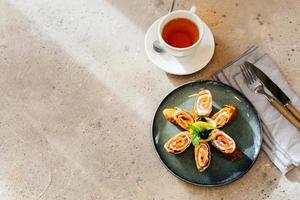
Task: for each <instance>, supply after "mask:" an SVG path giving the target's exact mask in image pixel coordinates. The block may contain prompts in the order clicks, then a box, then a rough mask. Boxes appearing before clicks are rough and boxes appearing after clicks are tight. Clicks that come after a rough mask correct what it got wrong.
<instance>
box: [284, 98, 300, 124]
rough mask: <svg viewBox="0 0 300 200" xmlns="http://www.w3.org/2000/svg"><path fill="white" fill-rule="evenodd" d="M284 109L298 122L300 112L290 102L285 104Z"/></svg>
mask: <svg viewBox="0 0 300 200" xmlns="http://www.w3.org/2000/svg"><path fill="white" fill-rule="evenodd" d="M285 107H286V108H287V109H288V110H289V111H290V112H291V113H292V114H293V115H294V116H295V117H296V118H297V119H298V120H299V121H300V112H299V111H298V110H297V108H295V106H293V104H292V103H291V102H289V103H287V104H286V105H285Z"/></svg>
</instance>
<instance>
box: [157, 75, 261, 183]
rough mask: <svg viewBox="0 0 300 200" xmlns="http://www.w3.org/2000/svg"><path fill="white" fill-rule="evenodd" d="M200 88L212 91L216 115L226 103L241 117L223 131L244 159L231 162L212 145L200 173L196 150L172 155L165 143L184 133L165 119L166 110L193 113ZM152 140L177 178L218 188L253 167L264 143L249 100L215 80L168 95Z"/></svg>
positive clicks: (198, 82) (163, 160)
mask: <svg viewBox="0 0 300 200" xmlns="http://www.w3.org/2000/svg"><path fill="white" fill-rule="evenodd" d="M201 88H205V89H208V90H210V92H211V94H212V97H213V113H215V112H216V111H217V110H219V109H220V108H222V106H223V105H224V104H234V105H235V106H236V107H237V108H238V114H237V116H236V117H235V118H234V120H233V121H232V122H231V123H230V124H228V125H227V126H226V127H224V128H221V129H222V130H223V131H225V133H227V134H228V135H230V136H231V137H232V138H233V139H234V140H235V142H236V145H237V148H238V149H239V151H240V153H241V158H240V159H236V160H232V159H231V158H228V157H225V156H224V155H222V153H220V152H219V151H218V150H216V149H215V148H214V147H212V146H211V151H212V158H211V163H210V166H209V167H208V168H207V169H206V171H204V172H202V173H200V172H199V171H198V170H197V168H196V165H195V161H194V147H193V145H191V146H190V147H189V148H188V149H187V150H186V151H185V152H183V153H182V154H178V155H173V154H170V153H168V152H166V151H165V150H164V144H165V143H166V141H167V140H168V139H169V138H170V137H171V136H173V135H175V134H176V133H178V132H180V131H181V130H180V129H179V128H178V127H176V126H174V125H173V124H171V123H169V122H168V121H166V120H165V119H164V116H163V114H162V111H163V109H165V108H170V107H171V108H172V107H175V106H177V107H180V108H184V109H186V110H188V111H191V110H192V107H193V105H194V103H195V99H196V97H190V98H189V97H188V96H189V95H191V94H195V93H197V92H198V91H199V90H200V89H201ZM152 134H153V135H152V137H153V143H154V146H155V149H156V151H157V153H158V155H159V157H160V159H161V160H162V162H163V163H164V165H165V166H166V167H167V169H169V171H170V172H172V173H173V174H174V175H175V176H177V177H178V178H180V179H182V180H184V181H186V182H189V183H192V184H195V185H200V186H218V185H224V184H228V183H231V182H233V181H235V180H237V179H238V178H240V177H241V176H242V175H244V174H245V173H246V172H247V171H248V170H249V169H250V168H251V167H252V165H253V164H254V162H255V160H256V158H257V156H258V154H259V151H260V148H261V143H262V136H261V125H260V120H259V118H258V116H257V112H256V110H255V108H254V107H253V105H252V104H251V103H250V102H249V100H248V99H247V98H246V97H245V96H244V95H243V94H241V93H240V92H239V91H237V90H236V89H234V88H232V87H230V86H228V85H225V84H223V83H220V82H216V81H210V80H209V81H197V82H190V83H187V84H184V85H182V86H180V87H178V88H176V89H175V90H173V91H172V92H171V93H170V94H168V95H167V96H166V97H165V98H164V100H163V101H162V102H161V104H160V105H159V107H158V109H157V111H156V113H155V116H154V120H153V125H152Z"/></svg>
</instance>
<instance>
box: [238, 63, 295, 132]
mask: <svg viewBox="0 0 300 200" xmlns="http://www.w3.org/2000/svg"><path fill="white" fill-rule="evenodd" d="M240 68H241V72H242V74H243V76H244V78H245V81H246V84H247V86H248V87H249V89H250V90H252V91H254V92H255V93H258V94H262V95H263V96H264V97H265V98H266V99H267V100H268V101H269V102H270V103H271V104H272V106H274V107H275V108H276V109H277V110H278V111H279V112H280V113H281V114H282V115H283V116H284V117H285V118H286V119H287V120H289V122H291V123H292V124H293V125H294V126H295V127H296V128H297V129H298V130H300V122H299V121H298V120H297V118H295V117H294V116H293V115H292V114H291V113H290V112H289V111H288V110H287V109H286V108H285V107H284V106H283V105H282V104H281V103H280V102H279V101H278V100H277V99H275V98H274V97H272V96H271V95H269V94H268V93H266V92H265V90H264V86H263V84H262V83H261V81H260V80H259V79H258V78H257V76H256V75H255V74H254V72H253V70H252V69H251V68H250V67H248V66H246V65H244V64H243V65H241V66H240Z"/></svg>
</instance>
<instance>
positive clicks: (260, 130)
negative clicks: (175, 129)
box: [151, 79, 263, 187]
mask: <svg viewBox="0 0 300 200" xmlns="http://www.w3.org/2000/svg"><path fill="white" fill-rule="evenodd" d="M207 82H213V83H217V84H220V85H222V86H225V87H228V88H230V89H232V90H234V91H235V92H237V93H239V94H240V95H241V96H242V97H244V98H245V99H246V101H247V102H248V103H249V105H250V106H251V108H252V110H253V111H254V113H255V115H256V116H257V119H258V125H259V135H260V141H259V150H258V152H257V154H256V155H255V158H254V160H253V161H252V163H251V165H250V166H249V168H248V169H246V170H245V171H244V172H243V173H241V174H240V175H239V176H237V177H235V178H234V179H231V180H228V181H225V182H224V183H221V184H201V183H195V182H192V181H189V180H187V179H186V178H184V177H182V176H180V175H179V174H177V173H175V172H173V171H172V170H171V169H170V168H169V167H168V166H167V164H166V163H165V162H164V161H163V159H162V158H161V156H160V154H159V153H158V150H157V146H156V145H155V137H154V122H155V118H156V115H157V113H158V110H159V108H160V107H161V105H162V103H163V102H164V101H166V99H167V98H168V97H169V96H170V95H171V94H173V93H174V92H175V91H177V90H179V89H180V88H182V87H184V86H186V85H190V84H195V83H207ZM151 132H152V133H151V138H152V144H153V148H154V149H155V152H156V155H157V156H158V158H159V160H160V162H161V163H162V164H163V166H164V167H165V168H166V169H167V170H168V171H169V172H170V173H171V174H173V175H174V176H175V177H177V178H178V179H180V180H181V181H184V182H186V183H189V184H192V185H195V186H201V187H220V186H224V185H227V184H229V183H232V182H235V181H237V180H239V179H240V178H242V177H243V176H244V175H245V174H247V173H248V172H249V171H250V169H251V168H252V167H253V165H254V163H256V161H257V159H258V156H259V154H260V152H261V147H262V142H263V136H262V125H261V119H260V117H259V115H258V112H257V110H256V108H255V107H254V105H253V104H252V103H251V101H250V100H249V99H248V98H247V97H246V96H245V95H244V94H243V93H242V92H240V91H238V90H237V89H235V88H233V87H232V86H230V85H227V84H225V83H222V82H220V81H215V80H209V79H207V80H195V81H188V82H185V83H183V84H181V85H179V86H177V87H175V88H174V89H173V90H171V91H170V92H169V93H168V94H167V95H166V96H165V97H164V98H163V99H162V101H161V102H160V103H159V105H158V106H157V108H156V110H155V112H154V115H153V119H152V125H151Z"/></svg>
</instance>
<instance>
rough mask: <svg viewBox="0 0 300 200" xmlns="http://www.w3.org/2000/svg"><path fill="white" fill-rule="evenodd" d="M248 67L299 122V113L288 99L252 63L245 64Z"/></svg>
mask: <svg viewBox="0 0 300 200" xmlns="http://www.w3.org/2000/svg"><path fill="white" fill-rule="evenodd" d="M245 63H246V64H247V65H248V66H250V67H251V68H252V70H253V72H254V73H255V75H256V76H257V77H258V78H259V79H260V80H261V82H262V83H263V84H264V85H265V87H266V88H268V90H269V91H270V92H271V93H272V94H273V95H274V96H275V97H276V98H277V99H278V101H280V102H281V103H282V105H283V106H284V107H286V108H287V109H288V110H289V111H290V112H291V113H292V114H293V115H294V116H295V117H296V118H297V119H298V120H299V121H300V112H299V111H298V110H297V109H296V108H295V106H293V104H292V102H291V100H290V98H289V97H288V96H287V95H286V94H285V93H284V92H283V91H282V90H281V89H280V88H279V87H278V86H277V85H276V84H275V83H274V82H273V81H272V80H271V79H270V78H269V77H268V76H267V75H266V74H265V73H264V72H263V71H261V70H260V69H259V68H258V67H256V66H255V65H253V64H252V63H249V62H245Z"/></svg>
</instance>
